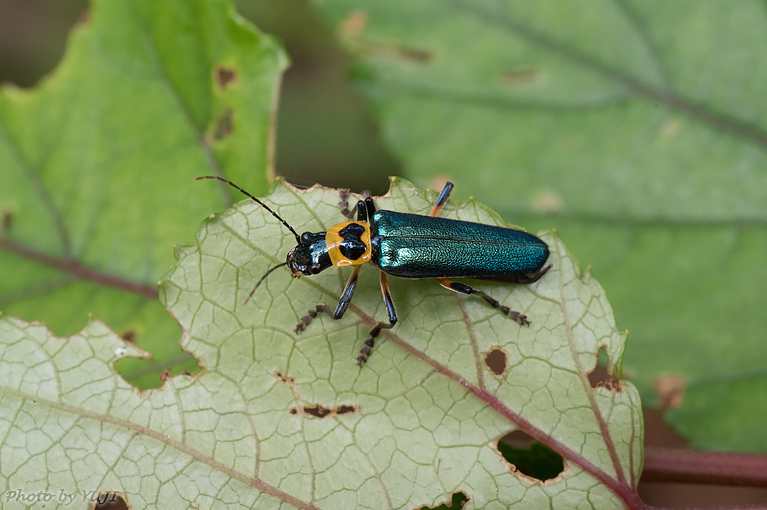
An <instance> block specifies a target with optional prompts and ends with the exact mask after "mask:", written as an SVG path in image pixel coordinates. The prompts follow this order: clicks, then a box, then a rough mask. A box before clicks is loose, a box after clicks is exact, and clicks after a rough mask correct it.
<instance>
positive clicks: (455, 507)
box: [419, 491, 469, 510]
mask: <svg viewBox="0 0 767 510" xmlns="http://www.w3.org/2000/svg"><path fill="white" fill-rule="evenodd" d="M468 502H469V496H467V495H466V493H465V492H463V491H460V492H454V493H453V494H452V495H451V496H450V498H449V499H448V500H446V501H445V502H444V503H442V504H440V505H439V506H436V507H434V506H422V507H421V508H420V509H419V510H442V509H445V510H461V509H462V508H465V507H466V504H467V503H468Z"/></svg>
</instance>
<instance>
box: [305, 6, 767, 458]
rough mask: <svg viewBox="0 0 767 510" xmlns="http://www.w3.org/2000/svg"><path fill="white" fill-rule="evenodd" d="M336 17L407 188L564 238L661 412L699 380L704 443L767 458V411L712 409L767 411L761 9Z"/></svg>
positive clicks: (453, 11)
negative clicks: (478, 206)
mask: <svg viewBox="0 0 767 510" xmlns="http://www.w3.org/2000/svg"><path fill="white" fill-rule="evenodd" d="M317 5H318V8H319V9H320V11H321V12H322V13H323V14H324V15H326V16H327V17H328V18H329V19H330V21H331V23H332V24H333V25H335V26H336V27H337V28H338V32H339V33H340V35H341V37H342V39H343V41H344V42H345V44H346V46H347V48H349V49H350V50H351V51H352V52H353V53H355V54H356V55H357V56H358V59H359V66H358V67H359V69H358V72H357V77H358V81H359V84H360V86H361V88H362V90H363V91H364V92H365V93H366V94H367V95H368V97H370V99H371V100H372V102H373V104H374V106H375V108H376V110H377V112H378V115H379V117H380V119H381V122H382V132H383V133H384V136H385V139H386V141H387V143H388V144H389V146H390V147H391V149H392V150H393V151H394V153H395V155H396V156H398V157H399V158H400V160H401V161H402V164H403V167H404V175H405V176H406V177H408V178H411V179H413V180H414V181H415V182H416V183H417V184H419V185H425V184H427V183H431V182H433V181H435V180H439V179H445V178H449V179H450V180H452V181H453V182H455V184H456V193H457V194H458V195H459V196H461V195H462V196H467V195H470V194H471V195H476V196H478V197H481V199H482V200H483V201H486V202H487V203H488V204H490V205H491V206H493V207H495V208H496V209H498V210H499V211H500V212H501V213H503V214H504V215H506V216H507V217H510V218H513V219H514V220H515V221H520V222H523V221H524V222H525V224H527V225H533V226H535V227H541V228H543V227H546V228H551V227H556V228H557V229H558V231H559V232H561V235H562V236H563V238H564V239H566V240H567V241H568V243H569V245H570V247H571V249H572V250H573V252H574V253H576V254H578V256H579V258H580V260H583V261H585V262H587V263H588V264H589V265H591V266H593V268H594V273H595V274H596V275H598V276H599V278H600V280H601V281H602V282H603V283H604V285H605V288H606V289H607V291H608V293H609V295H610V296H611V301H612V303H613V305H614V306H615V310H616V315H617V318H618V321H619V324H620V325H621V326H623V327H627V328H628V329H630V330H631V331H632V339H633V341H632V342H631V343H630V344H629V349H628V351H627V357H626V372H627V374H629V375H630V377H631V378H632V380H634V381H635V382H636V383H637V385H638V387H639V388H640V390H641V391H642V392H643V394H644V395H645V396H647V397H651V396H652V397H653V398H650V399H649V400H650V402H654V401H655V399H654V395H653V394H652V385H653V381H654V380H656V379H658V378H661V377H666V376H675V377H681V378H683V379H684V380H685V381H686V384H687V386H688V388H689V389H688V391H689V392H690V394H691V395H692V393H695V392H696V391H698V390H700V394H701V395H700V397H695V406H696V408H698V406H702V407H699V409H700V412H699V413H698V412H696V413H690V412H686V411H685V410H684V408H685V406H687V405H691V404H690V402H688V401H687V400H683V406H682V409H680V410H679V412H678V413H672V414H670V415H669V418H670V419H671V420H672V422H673V423H674V424H675V425H676V426H677V427H678V428H679V430H681V431H683V432H685V433H687V434H688V437H689V438H690V439H691V440H692V442H693V444H694V445H697V446H703V447H708V448H717V449H723V448H724V449H737V450H760V451H767V449H765V448H766V446H765V445H767V436H765V433H764V431H765V428H764V427H763V426H761V425H762V424H763V422H764V419H765V416H764V413H763V412H762V413H756V412H753V407H752V408H751V411H749V412H746V413H742V414H739V415H738V417H737V418H734V417H733V418H732V420H733V421H734V422H737V423H738V424H739V425H738V426H732V424H731V423H730V422H729V421H728V418H726V417H725V416H724V415H723V413H719V412H717V407H718V406H720V405H721V400H719V399H717V398H714V397H713V395H712V396H709V397H708V398H706V397H705V396H703V394H704V393H705V390H704V388H707V387H708V386H709V385H710V384H712V383H716V382H719V383H721V384H728V385H729V384H732V383H736V385H735V386H733V389H737V391H738V392H739V394H738V397H737V398H738V399H741V400H743V401H748V400H764V398H765V393H764V389H763V388H765V387H766V386H765V384H766V382H767V379H766V378H765V376H764V369H763V360H764V358H765V356H767V344H765V342H764V341H763V338H764V334H763V331H764V327H765V321H764V313H763V311H762V307H763V303H762V302H763V294H764V292H763V289H765V288H767V271H765V270H764V267H765V266H764V253H765V248H767V228H765V225H767V221H766V218H767V173H765V171H764V168H765V166H766V165H767V150H766V149H767V124H765V120H764V116H763V115H761V114H760V112H761V111H762V110H763V109H764V108H765V106H767V105H766V104H765V96H764V94H762V93H761V85H760V84H762V83H764V82H765V80H767V66H765V65H764V59H763V58H762V52H761V50H760V49H759V48H761V47H763V46H764V44H765V43H767V40H765V35H764V34H765V30H764V28H765V23H764V15H763V14H764V13H763V6H762V5H760V4H757V3H754V2H748V1H745V0H737V1H735V2H730V3H728V4H727V5H724V4H719V3H716V2H703V3H701V2H692V1H686V2H673V3H668V2H661V1H650V2H630V1H625V0H613V1H608V2H598V3H594V2H588V1H575V2H568V3H566V4H563V3H562V2H555V1H550V0H549V1H538V2H519V1H511V0H510V1H507V2H490V1H488V0H480V1H474V2H469V1H466V0H449V1H447V2H442V1H440V2H438V1H434V0H431V1H429V0H427V1H424V2H419V3H418V5H417V6H414V5H413V4H412V3H410V2H405V1H403V0H394V1H390V0H374V1H372V2H366V3H365V4H364V7H361V6H360V4H359V3H358V2H352V1H350V0H325V1H323V2H319V3H318V4H317ZM432 185H433V184H432ZM754 382H758V384H752V383H754ZM741 409H743V408H741ZM754 430H758V431H759V432H758V433H756V434H752V433H751V432H752V431H754Z"/></svg>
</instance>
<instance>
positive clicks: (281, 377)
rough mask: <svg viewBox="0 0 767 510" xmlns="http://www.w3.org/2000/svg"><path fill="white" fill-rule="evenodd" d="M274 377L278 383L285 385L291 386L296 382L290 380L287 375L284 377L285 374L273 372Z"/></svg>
mask: <svg viewBox="0 0 767 510" xmlns="http://www.w3.org/2000/svg"><path fill="white" fill-rule="evenodd" d="M274 377H275V378H276V379H277V380H278V381H280V382H284V383H285V384H290V385H292V384H294V383H295V382H296V381H295V379H293V378H292V377H290V376H289V375H285V374H283V373H282V372H275V373H274Z"/></svg>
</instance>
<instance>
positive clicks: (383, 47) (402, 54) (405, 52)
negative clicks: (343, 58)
mask: <svg viewBox="0 0 767 510" xmlns="http://www.w3.org/2000/svg"><path fill="white" fill-rule="evenodd" d="M354 46H355V47H356V50H357V51H359V52H361V53H365V54H367V55H372V56H382V57H393V58H399V59H403V60H409V61H411V62H414V63H416V64H426V63H427V62H429V61H430V60H431V59H432V57H433V55H432V53H431V52H430V51H427V50H423V49H420V48H410V47H408V46H402V45H399V44H391V43H380V42H374V41H367V40H364V39H355V41H354Z"/></svg>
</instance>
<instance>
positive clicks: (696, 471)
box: [642, 448, 767, 487]
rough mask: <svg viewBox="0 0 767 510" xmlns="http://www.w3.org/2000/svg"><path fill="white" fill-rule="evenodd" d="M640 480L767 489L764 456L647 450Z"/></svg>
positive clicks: (765, 458) (766, 458) (679, 450)
mask: <svg viewBox="0 0 767 510" xmlns="http://www.w3.org/2000/svg"><path fill="white" fill-rule="evenodd" d="M642 481H643V482H648V481H652V482H678V483H706V484H719V485H740V486H749V487H767V455H758V454H753V453H728V452H695V451H690V450H681V449H675V450H671V449H665V448H646V449H645V455H644V470H643V471H642Z"/></svg>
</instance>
